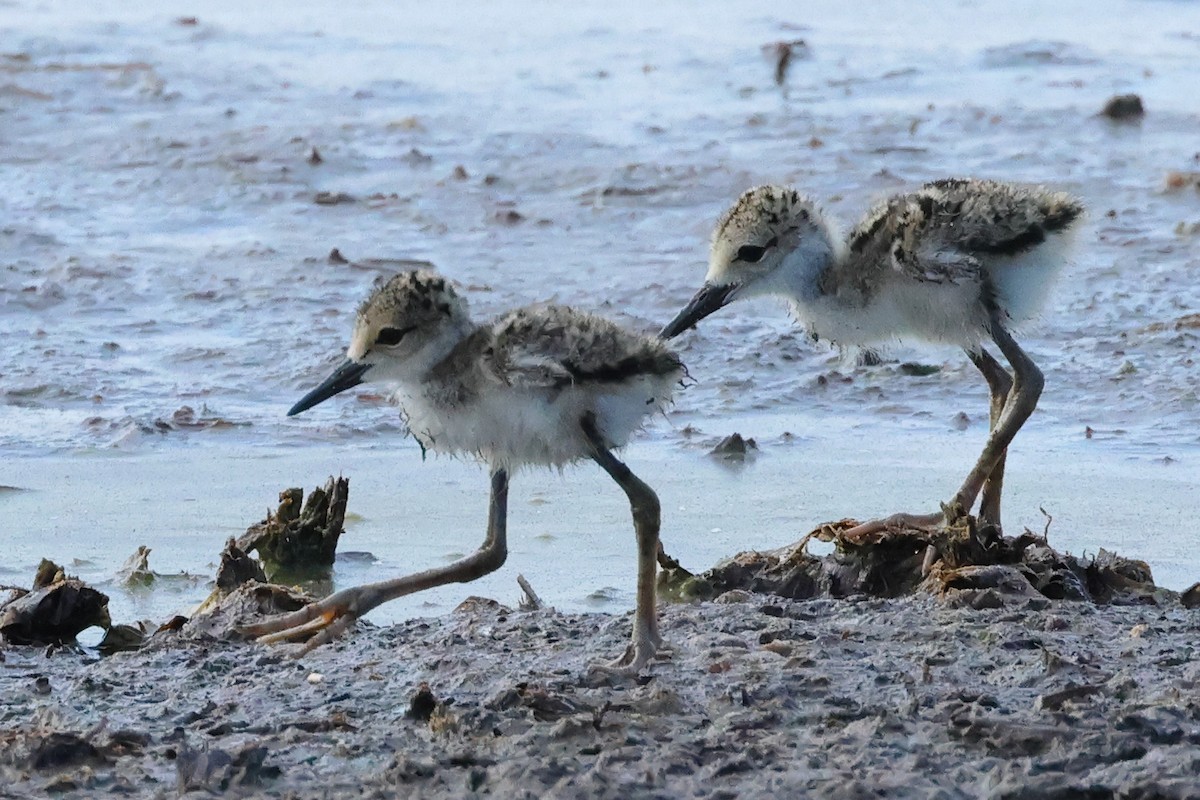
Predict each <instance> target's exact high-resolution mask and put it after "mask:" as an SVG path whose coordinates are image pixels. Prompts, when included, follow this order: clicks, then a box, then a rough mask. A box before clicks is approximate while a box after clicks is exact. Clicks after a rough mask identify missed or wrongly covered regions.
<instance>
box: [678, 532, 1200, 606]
mask: <svg viewBox="0 0 1200 800" xmlns="http://www.w3.org/2000/svg"><path fill="white" fill-rule="evenodd" d="M857 524H858V523H857V522H856V521H854V520H842V521H840V522H834V523H828V524H825V525H822V526H821V527H819V528H817V529H816V530H814V531H812V532H811V533H809V534H808V535H807V536H805V537H804V538H803V539H801V540H800V541H799V542H797V543H795V544H792V545H789V546H787V547H782V548H779V549H778V550H770V551H766V552H745V553H739V554H738V555H736V556H734V557H732V558H729V559H726V560H725V561H722V562H721V563H720V564H717V565H716V566H715V567H713V568H712V569H710V570H708V571H707V572H704V573H702V574H700V575H697V576H696V577H695V578H694V579H692V580H691V581H687V582H685V584H686V585H684V586H682V587H681V588H680V592H679V593H680V594H681V595H682V596H684V597H698V598H711V597H715V596H717V595H719V594H722V593H724V592H727V591H731V590H735V589H740V590H744V591H750V592H756V593H761V594H773V595H779V596H781V597H788V598H793V599H807V598H813V597H846V596H849V595H856V594H858V595H869V596H873V597H899V596H902V595H907V594H912V593H914V592H917V591H926V592H931V593H934V594H937V595H939V596H946V597H952V598H954V601H955V602H956V603H958V604H968V605H972V606H977V607H984V606H987V605H991V604H994V603H996V602H997V598H1002V599H1004V598H1007V599H1008V600H1012V599H1025V600H1030V599H1035V598H1037V599H1043V600H1076V601H1087V602H1093V603H1102V604H1108V603H1112V604H1120V605H1128V604H1157V603H1162V602H1173V601H1174V600H1175V599H1176V595H1175V594H1174V593H1173V592H1170V591H1168V590H1165V589H1161V588H1159V587H1157V586H1155V584H1154V579H1153V576H1152V575H1151V573H1150V567H1149V566H1148V565H1147V564H1146V563H1145V562H1142V561H1135V560H1132V559H1127V558H1123V557H1121V556H1118V555H1116V554H1115V553H1110V552H1108V551H1106V550H1100V552H1099V553H1098V554H1097V555H1096V556H1094V557H1092V558H1086V557H1078V556H1073V555H1070V554H1067V553H1059V552H1058V551H1056V550H1055V549H1054V548H1052V547H1050V545H1049V544H1048V543H1047V541H1046V537H1045V535H1044V534H1042V535H1039V534H1035V533H1033V532H1031V531H1028V530H1026V531H1025V532H1023V533H1021V534H1020V535H1019V536H1013V537H1009V536H1003V535H1001V533H1000V532H999V531H998V530H996V529H995V528H993V527H990V526H981V525H979V524H978V523H977V522H976V520H975V518H974V517H970V516H964V517H961V518H960V519H958V520H957V521H956V522H955V523H953V524H951V525H945V526H941V527H938V528H916V527H908V526H896V527H888V528H886V529H883V530H872V531H868V532H866V533H859V534H854V535H851V534H850V533H849V532H850V531H851V530H853V529H854V528H855V527H856V526H857ZM814 539H816V540H819V541H824V542H829V543H832V544H833V545H834V551H833V552H832V553H830V554H829V555H826V556H823V557H817V556H814V555H812V554H811V553H809V552H808V549H807V546H808V543H809V542H810V541H812V540H814ZM964 593H965V594H964ZM980 604H982V605H980Z"/></svg>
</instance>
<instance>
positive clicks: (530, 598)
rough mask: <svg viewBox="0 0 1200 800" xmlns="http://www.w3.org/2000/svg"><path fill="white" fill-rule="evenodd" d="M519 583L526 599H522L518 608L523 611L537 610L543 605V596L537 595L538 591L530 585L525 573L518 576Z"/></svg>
mask: <svg viewBox="0 0 1200 800" xmlns="http://www.w3.org/2000/svg"><path fill="white" fill-rule="evenodd" d="M517 585H518V586H520V587H521V591H522V592H524V593H525V597H524V599H522V600H521V602H520V604H519V605H518V608H520V609H521V610H522V611H537V610H538V609H539V608H541V607H542V598H540V597H538V596H537V592H535V591H534V590H533V587H532V586H530V585H529V581H527V580H525V576H524V575H518V576H517Z"/></svg>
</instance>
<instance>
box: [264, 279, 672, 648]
mask: <svg viewBox="0 0 1200 800" xmlns="http://www.w3.org/2000/svg"><path fill="white" fill-rule="evenodd" d="M346 355H347V359H346V361H345V362H344V363H343V364H342V365H341V366H340V367H338V368H337V369H336V370H335V371H334V372H333V374H331V375H330V376H329V377H328V378H327V379H326V380H325V382H324V383H322V384H321V385H320V386H318V387H317V388H316V389H313V390H312V391H311V392H309V393H308V394H307V395H305V396H304V397H303V398H302V399H301V400H300V401H299V402H298V403H296V405H295V406H294V407H293V408H292V409H291V410H290V411H289V412H288V416H292V415H294V414H299V413H300V412H301V411H304V410H306V409H309V408H312V407H313V406H315V405H316V404H317V403H320V402H322V401H323V400H327V399H328V398H330V397H333V396H334V395H335V394H338V393H339V392H342V391H345V390H346V389H349V388H351V387H353V386H357V385H358V384H360V383H364V382H372V383H380V384H383V385H385V386H388V387H391V388H394V389H395V395H394V401H395V402H396V403H397V404H398V405H399V406H400V407H401V409H402V410H403V413H404V415H405V417H406V421H407V424H408V427H409V430H410V431H411V432H412V434H413V436H414V437H415V438H416V439H417V441H418V442H420V444H421V446H422V447H423V448H426V449H430V450H435V451H440V452H444V453H454V454H458V453H469V454H472V455H474V456H476V457H477V458H479V459H480V460H482V461H483V462H484V463H486V464H487V465H488V466H489V467H490V469H491V504H490V508H489V513H488V528H487V536H486V538H485V539H484V541H483V544H482V545H481V546H480V548H479V549H478V550H477V551H476V552H474V553H472V554H471V555H469V556H467V557H465V558H463V559H461V560H459V561H456V562H454V563H453V564H450V565H448V566H444V567H437V568H434V569H430V570H426V571H425V572H420V573H416V574H413V575H408V576H405V577H401V578H395V579H392V580H387V581H381V582H379V583H373V584H369V585H366V586H359V587H355V588H350V589H344V590H342V591H339V592H337V593H336V594H333V595H331V596H329V597H328V598H326V599H324V600H322V601H320V602H316V603H313V604H311V605H309V606H306V607H305V608H302V609H300V610H299V611H296V612H293V613H291V614H286V615H283V616H281V617H276V618H274V619H270V620H267V621H265V622H263V623H260V624H255V625H247V626H245V627H243V628H242V629H241V630H242V632H243V633H246V634H248V635H252V636H259V637H261V638H260V641H267V642H270V641H280V640H289V639H303V638H307V637H309V636H312V635H314V634H316V636H315V638H313V639H312V640H311V641H310V643H309V647H308V648H307V649H311V648H312V647H316V646H318V645H320V644H322V643H324V642H326V641H329V640H330V639H332V638H333V637H335V636H337V635H338V634H339V633H341V632H342V631H343V630H344V629H345V628H346V626H347V625H349V624H350V623H351V622H352V621H353V620H354V619H356V618H357V617H359V616H361V615H363V614H364V613H366V612H367V611H369V610H371V609H373V608H375V607H376V606H379V605H380V604H382V603H386V602H387V601H389V600H393V599H395V598H397V597H401V596H403V595H407V594H411V593H413V592H418V591H421V590H423V589H428V588H431V587H434V586H440V585H443V584H447V583H466V582H468V581H472V580H475V579H476V578H479V577H481V576H483V575H486V574H488V573H490V572H493V571H495V570H497V569H499V568H500V566H501V565H503V564H504V561H505V558H506V556H507V554H508V550H507V544H506V519H507V503H508V479H509V473H510V472H512V471H513V470H515V469H516V468H517V467H521V466H525V465H544V466H555V467H558V466H562V465H565V464H568V463H572V462H576V461H580V460H582V459H585V458H589V459H591V460H593V461H595V462H596V463H597V464H599V465H600V466H601V467H602V468H603V469H604V471H605V472H607V473H608V474H609V475H610V476H611V477H612V479H613V480H614V481H616V482H617V484H618V485H619V486H620V487H621V488H622V489H624V490H625V493H626V495H628V497H629V502H630V506H631V509H632V512H633V523H634V528H635V531H636V533H637V545H638V573H637V612H636V617H635V620H634V626H633V641H632V643H631V644H630V647H629V649H628V650H627V651H626V653H625V655H624V656H623V657H622V658H620V659H618V660H617V661H616V662H614V663H613V664H612V665H610V666H612V667H616V668H621V669H624V670H628V671H636V670H638V669H640V668H641V667H642V666H644V665H645V664H646V663H647V662H648V661H649V660H650V659H651V658H652V657H653V656H654V654H655V652H656V651H657V649H658V648H659V647H660V645H661V643H662V640H661V638H660V637H659V633H658V619H657V612H656V608H655V569H656V564H655V559H656V557H657V556H658V553H659V546H658V529H659V502H658V497H657V496H656V495H655V494H654V491H653V490H652V489H651V488H650V487H649V486H647V485H646V484H645V483H643V482H642V481H641V480H639V479H638V478H637V476H635V475H634V474H633V473H632V472H631V471H630V470H629V468H628V467H627V466H626V465H625V464H623V463H622V462H621V461H619V460H618V459H617V458H616V457H615V456H614V455H613V453H612V450H613V449H614V448H618V447H622V446H624V445H625V444H626V443H627V442H628V441H629V438H630V436H631V435H632V434H633V433H634V432H635V431H637V430H638V429H640V428H641V427H642V424H643V423H644V422H645V420H646V418H647V417H648V416H650V415H651V414H652V413H655V412H656V411H660V410H662V409H663V408H665V407H666V406H667V405H668V404H669V403H670V402H671V399H672V395H673V392H674V389H675V387H676V386H677V385H678V384H679V383H680V381H681V379H682V378H683V376H684V374H685V370H684V367H683V364H682V362H680V360H679V358H678V356H676V355H675V354H674V353H673V352H671V351H670V349H669V348H668V347H667V346H666V344H665V343H663V342H662V340H660V339H656V338H653V337H648V336H642V335H638V334H635V333H630V332H628V331H626V330H624V329H622V328H620V327H618V326H617V325H616V324H614V323H612V322H610V321H608V320H606V319H603V318H601V317H597V316H593V315H591V314H585V313H583V312H580V311H575V310H573V309H570V308H566V307H563V306H540V307H539V306H534V307H529V308H521V309H518V310H516V311H511V312H509V313H508V314H505V315H504V316H502V317H500V318H499V319H497V320H495V321H494V322H492V323H490V324H486V325H476V324H475V323H473V322H472V321H471V317H470V315H469V313H468V310H467V301H466V300H465V299H464V298H462V297H460V296H459V295H458V294H457V293H456V292H455V291H454V289H453V288H452V287H451V286H450V283H449V282H448V281H446V280H445V279H444V278H442V277H440V276H438V275H437V274H435V273H433V272H429V271H416V272H405V273H401V274H399V275H396V276H394V277H393V278H392V279H391V280H389V281H388V282H387V283H385V284H383V285H382V286H380V287H379V288H377V289H376V290H375V291H374V292H373V293H372V294H371V296H370V297H369V298H368V299H367V301H366V302H365V303H363V304H362V306H361V307H360V308H359V309H358V316H357V319H356V321H355V324H354V333H353V335H352V336H351V339H350V347H349V349H348V350H347V351H346Z"/></svg>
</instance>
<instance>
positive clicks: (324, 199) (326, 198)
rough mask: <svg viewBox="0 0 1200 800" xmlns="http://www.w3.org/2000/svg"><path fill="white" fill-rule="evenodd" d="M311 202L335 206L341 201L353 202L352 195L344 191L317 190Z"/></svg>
mask: <svg viewBox="0 0 1200 800" xmlns="http://www.w3.org/2000/svg"><path fill="white" fill-rule="evenodd" d="M313 202H314V203H316V204H317V205H319V206H336V205H339V204H341V203H353V202H354V197H353V196H351V195H348V194H346V193H345V192H317V193H316V194H315V195H313Z"/></svg>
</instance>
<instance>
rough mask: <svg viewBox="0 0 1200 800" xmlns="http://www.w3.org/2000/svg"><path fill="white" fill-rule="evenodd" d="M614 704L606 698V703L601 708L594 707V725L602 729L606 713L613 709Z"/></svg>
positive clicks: (597, 728)
mask: <svg viewBox="0 0 1200 800" xmlns="http://www.w3.org/2000/svg"><path fill="white" fill-rule="evenodd" d="M612 707H613V704H612V703H611V702H610V701H608V700H605V701H604V705H602V706H600V707H599V708H594V709H592V727H593V728H595V729H596V730H600V726H601V725H603V724H604V715H605V714H607V713H608V712H609V711H611V710H612Z"/></svg>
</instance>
